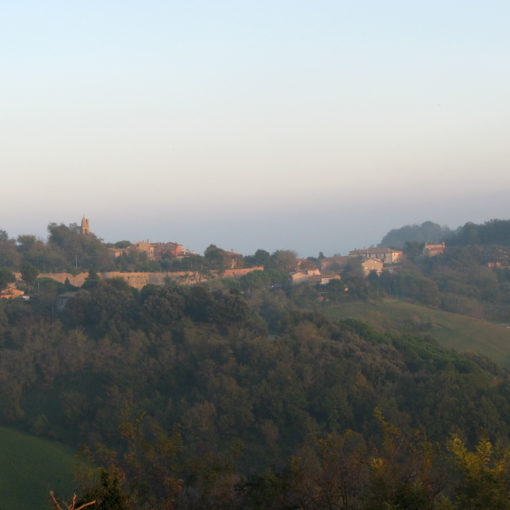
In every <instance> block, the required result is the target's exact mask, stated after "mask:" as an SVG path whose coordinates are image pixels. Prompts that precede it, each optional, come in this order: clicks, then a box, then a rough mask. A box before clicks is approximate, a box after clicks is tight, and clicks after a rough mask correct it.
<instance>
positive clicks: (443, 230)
mask: <svg viewBox="0 0 510 510" xmlns="http://www.w3.org/2000/svg"><path fill="white" fill-rule="evenodd" d="M451 235H452V232H451V230H450V229H449V228H448V227H442V226H441V225H438V224H437V223H433V222H431V221H425V222H424V223H422V224H421V225H406V226H404V227H401V228H396V229H393V230H390V231H389V232H388V233H387V234H386V235H385V236H384V237H383V238H382V240H381V242H380V243H379V245H380V246H390V247H392V248H400V249H402V248H403V247H404V246H405V245H406V243H413V242H417V243H439V242H441V241H444V240H446V239H448V238H449V237H450V236H451Z"/></svg>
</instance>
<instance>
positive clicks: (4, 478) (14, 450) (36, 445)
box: [0, 427, 75, 510]
mask: <svg viewBox="0 0 510 510" xmlns="http://www.w3.org/2000/svg"><path fill="white" fill-rule="evenodd" d="M74 462H75V457H74V454H73V452H71V451H69V450H67V449H65V448H64V447H63V446H61V445H60V444H58V443H53V442H51V441H44V440H42V439H39V438H36V437H34V436H30V435H27V434H22V433H20V432H17V431H14V430H11V429H8V428H5V427H0V510H35V509H37V510H41V509H42V510H44V509H47V508H53V507H52V506H51V505H50V504H49V502H48V495H49V491H50V490H54V491H55V494H56V495H57V496H58V495H62V496H63V497H64V499H67V498H69V496H72V492H73V487H74V481H73V466H74Z"/></svg>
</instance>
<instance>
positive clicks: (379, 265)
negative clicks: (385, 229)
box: [291, 243, 446, 285]
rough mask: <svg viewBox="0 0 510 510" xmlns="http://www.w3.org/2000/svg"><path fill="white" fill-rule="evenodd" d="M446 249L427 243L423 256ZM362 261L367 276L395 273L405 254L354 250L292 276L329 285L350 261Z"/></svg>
mask: <svg viewBox="0 0 510 510" xmlns="http://www.w3.org/2000/svg"><path fill="white" fill-rule="evenodd" d="M445 249H446V244H445V243H440V244H431V243H425V245H424V248H423V253H422V255H423V256H424V257H435V256H436V255H440V254H442V253H443V252H444V251H445ZM353 258H356V259H358V260H360V263H361V268H362V270H363V273H364V274H365V276H368V275H369V274H370V273H371V272H372V271H375V273H376V274H377V275H380V274H381V273H382V272H383V271H393V270H394V269H395V268H396V267H398V266H399V265H400V264H401V263H402V261H403V260H404V252H403V251H402V250H397V249H394V248H387V247H385V246H379V247H376V248H365V249H362V250H352V251H351V252H349V255H346V256H342V255H335V256H333V257H326V258H323V259H319V261H318V264H317V267H315V268H308V269H300V268H299V267H298V270H297V271H295V272H294V273H292V274H291V277H292V282H293V283H296V284H298V283H305V282H307V283H321V284H324V285H325V284H326V283H329V282H330V281H331V280H332V279H340V275H339V274H340V273H341V272H342V271H343V270H344V269H345V268H346V266H347V264H348V263H349V261H350V260H352V259H353Z"/></svg>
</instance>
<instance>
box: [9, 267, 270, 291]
mask: <svg viewBox="0 0 510 510" xmlns="http://www.w3.org/2000/svg"><path fill="white" fill-rule="evenodd" d="M263 270H264V268H263V267H262V266H258V267H246V268H241V269H227V270H226V271H225V272H224V273H222V274H218V273H215V272H213V273H211V277H212V278H241V277H242V276H244V275H245V274H248V273H251V272H252V271H263ZM87 276H88V273H87V272H83V273H78V274H76V275H73V274H71V273H40V274H39V278H51V279H52V280H55V281H57V282H60V283H65V281H66V280H69V283H70V284H71V285H73V286H74V287H81V286H82V285H83V283H84V282H85V280H86V279H87ZM98 276H99V277H100V278H122V279H123V280H125V281H126V282H127V284H128V285H130V286H131V287H135V288H136V289H142V288H143V287H145V286H146V285H149V284H153V285H164V284H165V281H166V279H167V278H170V279H171V280H174V281H175V282H178V283H181V284H183V285H194V284H196V283H200V282H204V281H207V280H208V278H207V277H206V276H204V275H201V274H200V273H196V272H193V271H178V272H173V273H168V272H158V273H142V272H130V273H124V272H121V271H106V272H102V273H98ZM16 277H17V279H18V280H19V279H21V274H16Z"/></svg>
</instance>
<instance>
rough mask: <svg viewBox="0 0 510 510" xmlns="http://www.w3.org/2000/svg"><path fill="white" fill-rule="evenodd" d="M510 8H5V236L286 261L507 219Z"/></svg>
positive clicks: (26, 3) (0, 225)
mask: <svg viewBox="0 0 510 510" xmlns="http://www.w3.org/2000/svg"><path fill="white" fill-rule="evenodd" d="M508 19H510V3H508V2H503V1H491V0H488V1H486V2H475V1H474V0H473V1H471V0H463V1H460V0H457V1H453V0H442V1H438V0H432V1H429V2H408V1H404V0H400V1H396V0H389V1H385V2H380V1H378V0H377V1H376V0H373V1H369V0H361V1H359V2H351V1H349V2H347V1H338V0H335V1H333V0H331V1H320V0H319V1H317V2H305V1H300V0H293V1H291V0H281V1H277V2H274V1H265V0H262V1H257V2H252V1H246V2H238V1H221V0H220V1H218V2H206V1H196V2H173V1H163V0H160V1H156V0H148V1H147V2H143V3H140V2H133V1H130V0H127V1H123V2H120V1H112V2H99V1H96V0H91V1H89V2H78V3H76V2H57V1H54V0H53V1H52V0H50V1H48V2H36V1H35V0H20V1H17V2H9V3H7V5H5V6H3V7H2V29H1V31H0V45H1V46H0V47H1V48H2V49H3V51H2V52H1V54H0V64H1V66H2V80H1V82H0V92H1V94H0V168H1V175H2V192H3V193H2V200H1V201H0V218H1V222H0V229H5V230H7V231H8V233H9V234H10V235H11V236H14V235H18V234H20V233H35V234H37V235H39V236H43V237H45V236H46V231H45V229H46V225H47V224H48V223H49V222H50V221H55V222H64V223H70V222H79V221H80V219H81V216H82V214H85V215H86V216H87V217H89V218H90V220H91V228H92V231H93V232H95V233H96V234H97V235H98V236H100V237H102V238H104V239H105V240H106V241H114V240H119V239H130V240H133V241H135V240H139V239H150V240H153V241H157V240H175V241H178V242H181V243H182V244H184V245H185V246H186V247H189V248H191V249H195V250H197V251H202V250H203V249H204V248H205V247H206V246H207V245H208V244H210V243H215V244H217V245H219V246H222V247H224V248H227V249H229V248H233V249H234V250H236V251H240V252H243V253H250V252H253V251H255V250H256V249H257V248H265V249H268V250H270V251H273V250H274V249H278V248H289V249H295V250H297V251H298V252H299V254H301V255H316V254H317V253H318V252H319V251H323V252H324V253H327V254H332V253H337V252H342V253H345V252H346V251H348V250H349V249H352V248H355V247H364V246H368V245H370V244H376V243H378V242H379V241H380V239H381V238H382V237H383V235H384V234H385V233H386V232H387V231H388V230H390V229H391V228H397V227H399V226H402V225H404V224H409V223H421V222H423V221H425V220H431V221H434V222H437V223H440V224H447V225H449V226H450V227H452V228H454V227H456V226H458V225H459V224H463V223H465V222H466V221H475V222H483V221H486V220H488V219H491V218H495V217H499V218H508V217H510V201H508V199H507V197H508V190H510V172H509V171H508V170H509V169H508V166H509V162H510V144H509V143H508V133H509V132H510V126H509V119H510V66H509V65H508V55H510V31H508V26H507V24H508Z"/></svg>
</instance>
